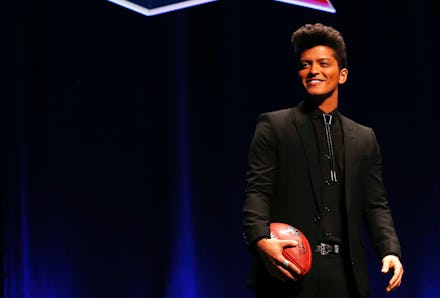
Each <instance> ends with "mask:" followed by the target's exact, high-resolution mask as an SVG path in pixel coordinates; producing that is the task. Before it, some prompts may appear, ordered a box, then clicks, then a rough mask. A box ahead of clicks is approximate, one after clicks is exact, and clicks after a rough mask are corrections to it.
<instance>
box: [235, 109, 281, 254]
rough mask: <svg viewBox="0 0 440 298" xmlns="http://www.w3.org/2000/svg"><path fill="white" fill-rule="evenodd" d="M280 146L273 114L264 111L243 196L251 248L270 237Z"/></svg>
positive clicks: (245, 229)
mask: <svg viewBox="0 0 440 298" xmlns="http://www.w3.org/2000/svg"><path fill="white" fill-rule="evenodd" d="M276 146H277V140H276V134H275V133H274V129H273V125H272V122H271V119H270V114H269V113H265V114H261V115H260V116H259V118H258V121H257V125H256V129H255V132H254V136H253V138H252V141H251V144H250V148H249V155H248V167H247V172H246V185H245V193H244V199H243V230H244V233H243V236H244V238H245V243H246V245H247V246H248V247H249V248H250V249H251V250H254V248H255V243H256V242H257V241H258V240H260V239H262V238H269V237H270V232H269V224H270V214H269V210H270V197H271V195H272V192H273V186H274V182H275V177H276V171H277V153H276Z"/></svg>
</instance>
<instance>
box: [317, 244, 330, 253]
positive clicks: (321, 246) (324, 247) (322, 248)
mask: <svg viewBox="0 0 440 298" xmlns="http://www.w3.org/2000/svg"><path fill="white" fill-rule="evenodd" d="M319 246H320V253H321V255H322V256H325V255H327V254H328V250H327V244H325V243H321V244H320V245H319Z"/></svg>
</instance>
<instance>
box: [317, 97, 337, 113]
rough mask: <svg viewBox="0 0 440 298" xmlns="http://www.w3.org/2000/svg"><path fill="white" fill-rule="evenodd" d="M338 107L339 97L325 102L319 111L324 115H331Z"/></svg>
mask: <svg viewBox="0 0 440 298" xmlns="http://www.w3.org/2000/svg"><path fill="white" fill-rule="evenodd" d="M337 107H338V97H336V96H332V97H329V98H327V99H326V100H324V101H323V102H322V103H321V104H320V105H319V109H320V110H321V111H323V112H324V113H330V112H331V111H333V110H335V109H336V108H337Z"/></svg>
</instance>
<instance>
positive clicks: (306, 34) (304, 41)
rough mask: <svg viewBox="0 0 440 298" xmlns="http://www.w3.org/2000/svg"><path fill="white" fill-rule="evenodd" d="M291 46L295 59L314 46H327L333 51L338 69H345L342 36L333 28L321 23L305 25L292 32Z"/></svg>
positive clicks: (345, 58)
mask: <svg viewBox="0 0 440 298" xmlns="http://www.w3.org/2000/svg"><path fill="white" fill-rule="evenodd" d="M291 42H292V45H293V47H294V49H295V54H296V55H297V57H299V56H300V55H301V53H302V52H304V51H305V50H308V49H311V48H313V47H315V46H319V45H322V46H328V47H330V48H332V49H333V50H335V53H336V57H335V58H336V60H337V61H338V65H339V68H340V69H341V68H346V67H347V49H346V47H345V42H344V38H343V37H342V34H341V33H340V32H339V31H338V30H336V29H335V28H333V27H330V26H325V25H323V24H321V23H316V24H306V25H304V26H302V27H301V28H299V29H298V30H296V31H295V32H293V35H292V39H291Z"/></svg>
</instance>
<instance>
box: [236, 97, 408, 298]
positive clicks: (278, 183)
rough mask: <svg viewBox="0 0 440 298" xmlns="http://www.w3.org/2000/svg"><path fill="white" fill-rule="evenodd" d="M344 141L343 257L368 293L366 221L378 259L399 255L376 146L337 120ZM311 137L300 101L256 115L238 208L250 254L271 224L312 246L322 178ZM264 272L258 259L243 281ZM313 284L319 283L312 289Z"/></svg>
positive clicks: (363, 131) (368, 134) (362, 130)
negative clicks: (283, 227)
mask: <svg viewBox="0 0 440 298" xmlns="http://www.w3.org/2000/svg"><path fill="white" fill-rule="evenodd" d="M341 123H342V129H343V139H344V178H345V181H344V190H343V192H344V198H345V212H346V214H345V215H346V220H347V230H346V233H347V242H348V243H345V249H346V250H347V249H348V254H347V255H348V256H349V259H350V263H351V268H350V269H351V271H352V272H353V278H354V280H355V284H356V288H357V290H358V292H359V293H360V295H361V296H362V297H367V296H368V293H369V285H368V273H367V265H366V260H365V254H364V248H363V240H362V232H361V230H362V227H361V226H362V220H364V222H365V224H366V227H367V230H368V232H369V235H370V237H371V241H372V244H373V245H374V248H375V251H376V253H377V255H378V257H379V258H382V257H383V256H385V255H387V254H396V255H398V256H400V245H399V241H398V238H397V235H396V232H395V229H394V225H393V220H392V217H391V212H390V209H389V207H388V203H387V198H386V192H385V189H384V186H383V183H382V177H381V171H382V170H381V156H380V150H379V146H378V143H377V140H376V137H375V135H374V132H373V130H372V129H371V128H368V127H365V126H362V125H360V124H358V123H355V122H354V121H352V120H350V119H348V118H346V117H344V116H342V115H341ZM317 150H318V149H317V145H316V137H315V134H314V130H313V125H312V122H311V119H310V116H309V114H308V113H307V112H306V111H305V105H304V102H301V103H300V104H299V105H298V106H297V107H295V108H290V109H285V110H280V111H275V112H270V113H264V114H261V115H260V117H259V119H258V123H257V126H256V130H255V134H254V137H253V140H252V143H251V146H250V150H249V164H248V172H247V180H246V191H245V198H244V205H243V216H244V218H243V225H244V235H245V238H246V242H247V243H248V245H249V247H250V248H251V249H254V248H255V243H256V241H257V240H259V239H261V238H263V237H268V236H269V223H270V222H272V221H280V222H286V223H288V224H290V225H292V226H295V227H297V228H299V229H300V230H301V231H303V232H304V234H305V235H306V236H307V237H308V239H309V241H310V244H311V246H312V247H314V246H315V245H316V244H318V241H319V237H320V225H319V224H318V220H317V219H318V218H319V216H320V214H321V202H320V199H319V198H320V197H321V191H322V190H321V187H320V186H321V181H320V179H321V178H320V177H321V175H320V169H319V167H318V159H317V156H318V152H317ZM261 270H264V269H263V267H262V266H261V264H260V263H259V260H258V258H257V257H255V260H254V264H253V266H252V268H251V272H250V275H249V280H248V284H249V285H250V286H255V284H257V283H260V282H262V281H261V280H259V278H261V276H265V275H264V274H263V275H262V274H261V272H259V271H261ZM311 286H315V287H316V286H317V285H311Z"/></svg>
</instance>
